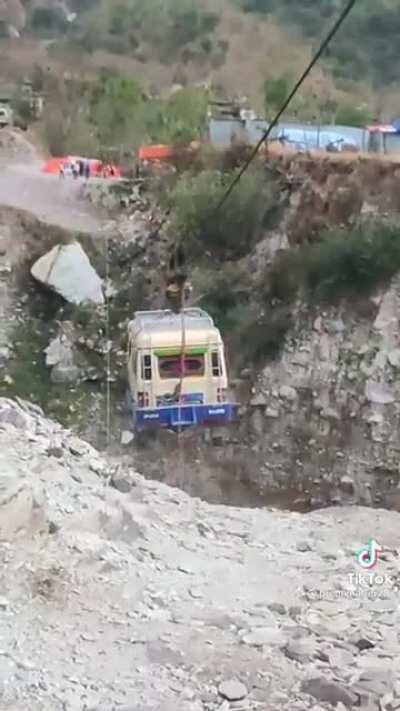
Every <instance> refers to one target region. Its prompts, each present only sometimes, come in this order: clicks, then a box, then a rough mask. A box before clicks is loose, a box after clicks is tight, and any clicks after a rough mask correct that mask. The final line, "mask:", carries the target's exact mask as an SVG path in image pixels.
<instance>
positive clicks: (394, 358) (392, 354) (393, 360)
mask: <svg viewBox="0 0 400 711" xmlns="http://www.w3.org/2000/svg"><path fill="white" fill-rule="evenodd" d="M387 358H388V361H389V363H390V365H391V366H392V367H393V368H400V348H394V349H393V350H392V351H389V353H388V355H387Z"/></svg>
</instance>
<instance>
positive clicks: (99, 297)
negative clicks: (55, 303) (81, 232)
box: [31, 242, 104, 304]
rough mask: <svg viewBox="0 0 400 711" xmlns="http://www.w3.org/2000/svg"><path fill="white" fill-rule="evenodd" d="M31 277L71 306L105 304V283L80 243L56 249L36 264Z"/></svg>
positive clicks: (62, 245) (61, 245) (60, 246)
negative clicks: (103, 285) (89, 303)
mask: <svg viewBox="0 0 400 711" xmlns="http://www.w3.org/2000/svg"><path fill="white" fill-rule="evenodd" d="M31 274H32V276H33V277H34V278H35V279H37V281H39V282H40V283H41V284H43V285H44V286H47V287H48V288H50V289H53V291H55V292H57V293H58V294H60V296H62V297H63V298H64V299H65V300H66V301H69V302H70V303H71V304H83V303H87V302H91V303H94V304H104V294H103V290H102V281H101V279H100V277H99V276H98V274H97V273H96V271H95V270H94V269H93V267H92V265H91V264H90V261H89V258H88V256H87V255H86V254H85V252H84V251H83V249H82V247H81V245H80V244H79V243H78V242H72V243H71V244H65V245H64V244H60V245H57V246H56V247H53V249H51V250H50V252H47V254H44V255H43V257H40V259H38V260H37V262H35V264H34V265H33V267H32V269H31Z"/></svg>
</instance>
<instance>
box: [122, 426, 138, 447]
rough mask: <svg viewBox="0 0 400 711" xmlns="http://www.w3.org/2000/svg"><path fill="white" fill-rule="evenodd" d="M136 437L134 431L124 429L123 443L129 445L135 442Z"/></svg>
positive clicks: (125, 445)
mask: <svg viewBox="0 0 400 711" xmlns="http://www.w3.org/2000/svg"><path fill="white" fill-rule="evenodd" d="M134 439H135V437H134V434H133V432H129V430H124V431H123V432H122V433H121V444H122V445H123V446H124V447H127V446H128V445H129V444H131V443H132V442H133V440H134Z"/></svg>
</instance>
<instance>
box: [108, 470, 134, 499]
mask: <svg viewBox="0 0 400 711" xmlns="http://www.w3.org/2000/svg"><path fill="white" fill-rule="evenodd" d="M110 484H111V486H112V487H113V488H114V489H116V490H117V491H119V492H121V494H128V493H129V492H130V491H131V489H132V486H133V482H132V480H131V478H130V477H129V475H126V476H124V475H123V474H114V476H112V477H111V482H110Z"/></svg>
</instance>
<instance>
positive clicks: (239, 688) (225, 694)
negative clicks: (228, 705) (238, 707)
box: [218, 679, 248, 701]
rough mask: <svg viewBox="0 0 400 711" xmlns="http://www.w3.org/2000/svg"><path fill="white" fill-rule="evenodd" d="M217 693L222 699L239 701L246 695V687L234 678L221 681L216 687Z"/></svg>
mask: <svg viewBox="0 0 400 711" xmlns="http://www.w3.org/2000/svg"><path fill="white" fill-rule="evenodd" d="M218 693H219V695H220V696H222V698H223V699H227V700H228V701H240V700H241V699H244V698H245V697H246V696H247V693H248V691H247V689H246V687H245V685H244V684H242V683H241V682H240V681H237V680H236V679H229V680H228V681H223V682H222V684H220V685H219V687H218Z"/></svg>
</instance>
